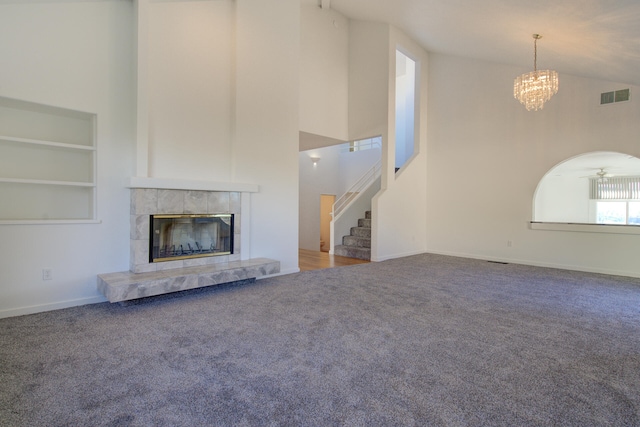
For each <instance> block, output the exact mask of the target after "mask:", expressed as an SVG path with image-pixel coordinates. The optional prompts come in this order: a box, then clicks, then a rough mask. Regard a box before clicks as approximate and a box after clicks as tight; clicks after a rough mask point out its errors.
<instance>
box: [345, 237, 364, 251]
mask: <svg viewBox="0 0 640 427" xmlns="http://www.w3.org/2000/svg"><path fill="white" fill-rule="evenodd" d="M342 244H343V245H344V246H356V247H358V248H370V247H371V238H370V237H358V236H344V237H343V238H342Z"/></svg>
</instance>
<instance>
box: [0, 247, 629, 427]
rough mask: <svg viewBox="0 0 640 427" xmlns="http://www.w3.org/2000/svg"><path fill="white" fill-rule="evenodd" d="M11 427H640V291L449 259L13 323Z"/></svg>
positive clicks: (7, 401)
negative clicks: (341, 426) (418, 426)
mask: <svg viewBox="0 0 640 427" xmlns="http://www.w3.org/2000/svg"><path fill="white" fill-rule="evenodd" d="M0 363H1V364H0V424H1V425H3V426H205V425H211V426H214V425H215V426H262V425H269V426H339V425H347V426H399V425H402V426H411V425H420V426H485V425H486V426H640V280H639V279H633V278H624V277H616V276H606V275H598V274H588V273H580V272H571V271H563V270H555V269H545V268H536V267H529V266H522V265H514V264H507V265H503V264H496V263H490V262H485V261H480V260H469V259H462V258H455V257H446V256H439V255H430V254H425V255H417V256H412V257H407V258H401V259H395V260H390V261H385V262H380V263H371V264H365V265H357V266H351V267H341V268H334V269H328V270H317V271H309V272H304V273H298V274H292V275H288V276H281V277H276V278H270V279H265V280H260V281H257V282H255V283H245V284H242V285H222V286H218V287H213V288H207V289H203V290H196V291H190V292H184V293H181V294H179V295H170V296H163V297H157V298H150V299H146V300H144V301H141V302H139V303H135V304H128V305H119V304H109V303H104V304H95V305H90V306H83V307H75V308H70V309H64V310H58V311H52V312H47V313H40V314H34V315H29V316H21V317H14V318H8V319H2V320H0Z"/></svg>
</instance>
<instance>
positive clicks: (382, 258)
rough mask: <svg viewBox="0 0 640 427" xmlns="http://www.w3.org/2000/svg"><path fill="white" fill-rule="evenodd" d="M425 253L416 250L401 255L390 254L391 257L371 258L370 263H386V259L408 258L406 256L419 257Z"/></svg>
mask: <svg viewBox="0 0 640 427" xmlns="http://www.w3.org/2000/svg"><path fill="white" fill-rule="evenodd" d="M424 253H426V251H424V250H418V251H410V252H403V253H399V254H391V255H386V256H383V257H375V258H374V257H373V256H372V257H371V261H372V262H380V261H386V260H388V259H395V258H404V257H408V256H413V255H420V254H424Z"/></svg>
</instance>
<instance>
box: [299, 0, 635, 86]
mask: <svg viewBox="0 0 640 427" xmlns="http://www.w3.org/2000/svg"><path fill="white" fill-rule="evenodd" d="M301 1H303V2H314V3H315V4H317V5H320V4H323V6H324V7H330V8H331V9H333V10H335V11H338V12H340V13H341V14H343V15H345V16H347V17H349V18H350V19H355V20H365V21H373V22H384V23H389V24H392V25H394V26H395V27H397V28H399V29H401V30H403V32H405V33H406V34H407V35H408V36H410V37H411V38H412V39H414V40H415V41H417V42H418V43H419V44H420V45H422V46H423V47H424V49H425V50H427V51H428V52H437V53H445V54H451V55H456V56H463V57H468V58H475V59H481V60H486V61H491V62H496V63H503V64H510V65H516V66H521V67H522V68H523V70H522V72H527V71H530V69H532V68H533V38H532V34H534V33H538V34H541V35H542V36H543V38H542V39H541V40H540V41H539V42H538V68H539V69H547V68H550V69H554V70H556V71H558V73H559V74H560V75H562V74H563V73H567V74H572V75H576V76H583V77H590V78H596V79H601V80H607V81H611V82H617V83H622V84H631V85H640V1H639V0H538V1H531V0H527V1H525V0H482V1H476V0H301Z"/></svg>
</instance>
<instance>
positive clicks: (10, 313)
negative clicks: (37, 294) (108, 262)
mask: <svg viewBox="0 0 640 427" xmlns="http://www.w3.org/2000/svg"><path fill="white" fill-rule="evenodd" d="M101 302H107V300H106V298H104V297H103V296H95V297H90V298H80V299H74V300H69V301H60V302H54V303H48V304H40V305H31V306H27V307H19V308H10V309H7V310H0V319H3V318H5V317H16V316H25V315H27V314H35V313H42V312H44V311H53V310H61V309H63V308H69V307H77V306H79V305H87V304H97V303H101Z"/></svg>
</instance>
